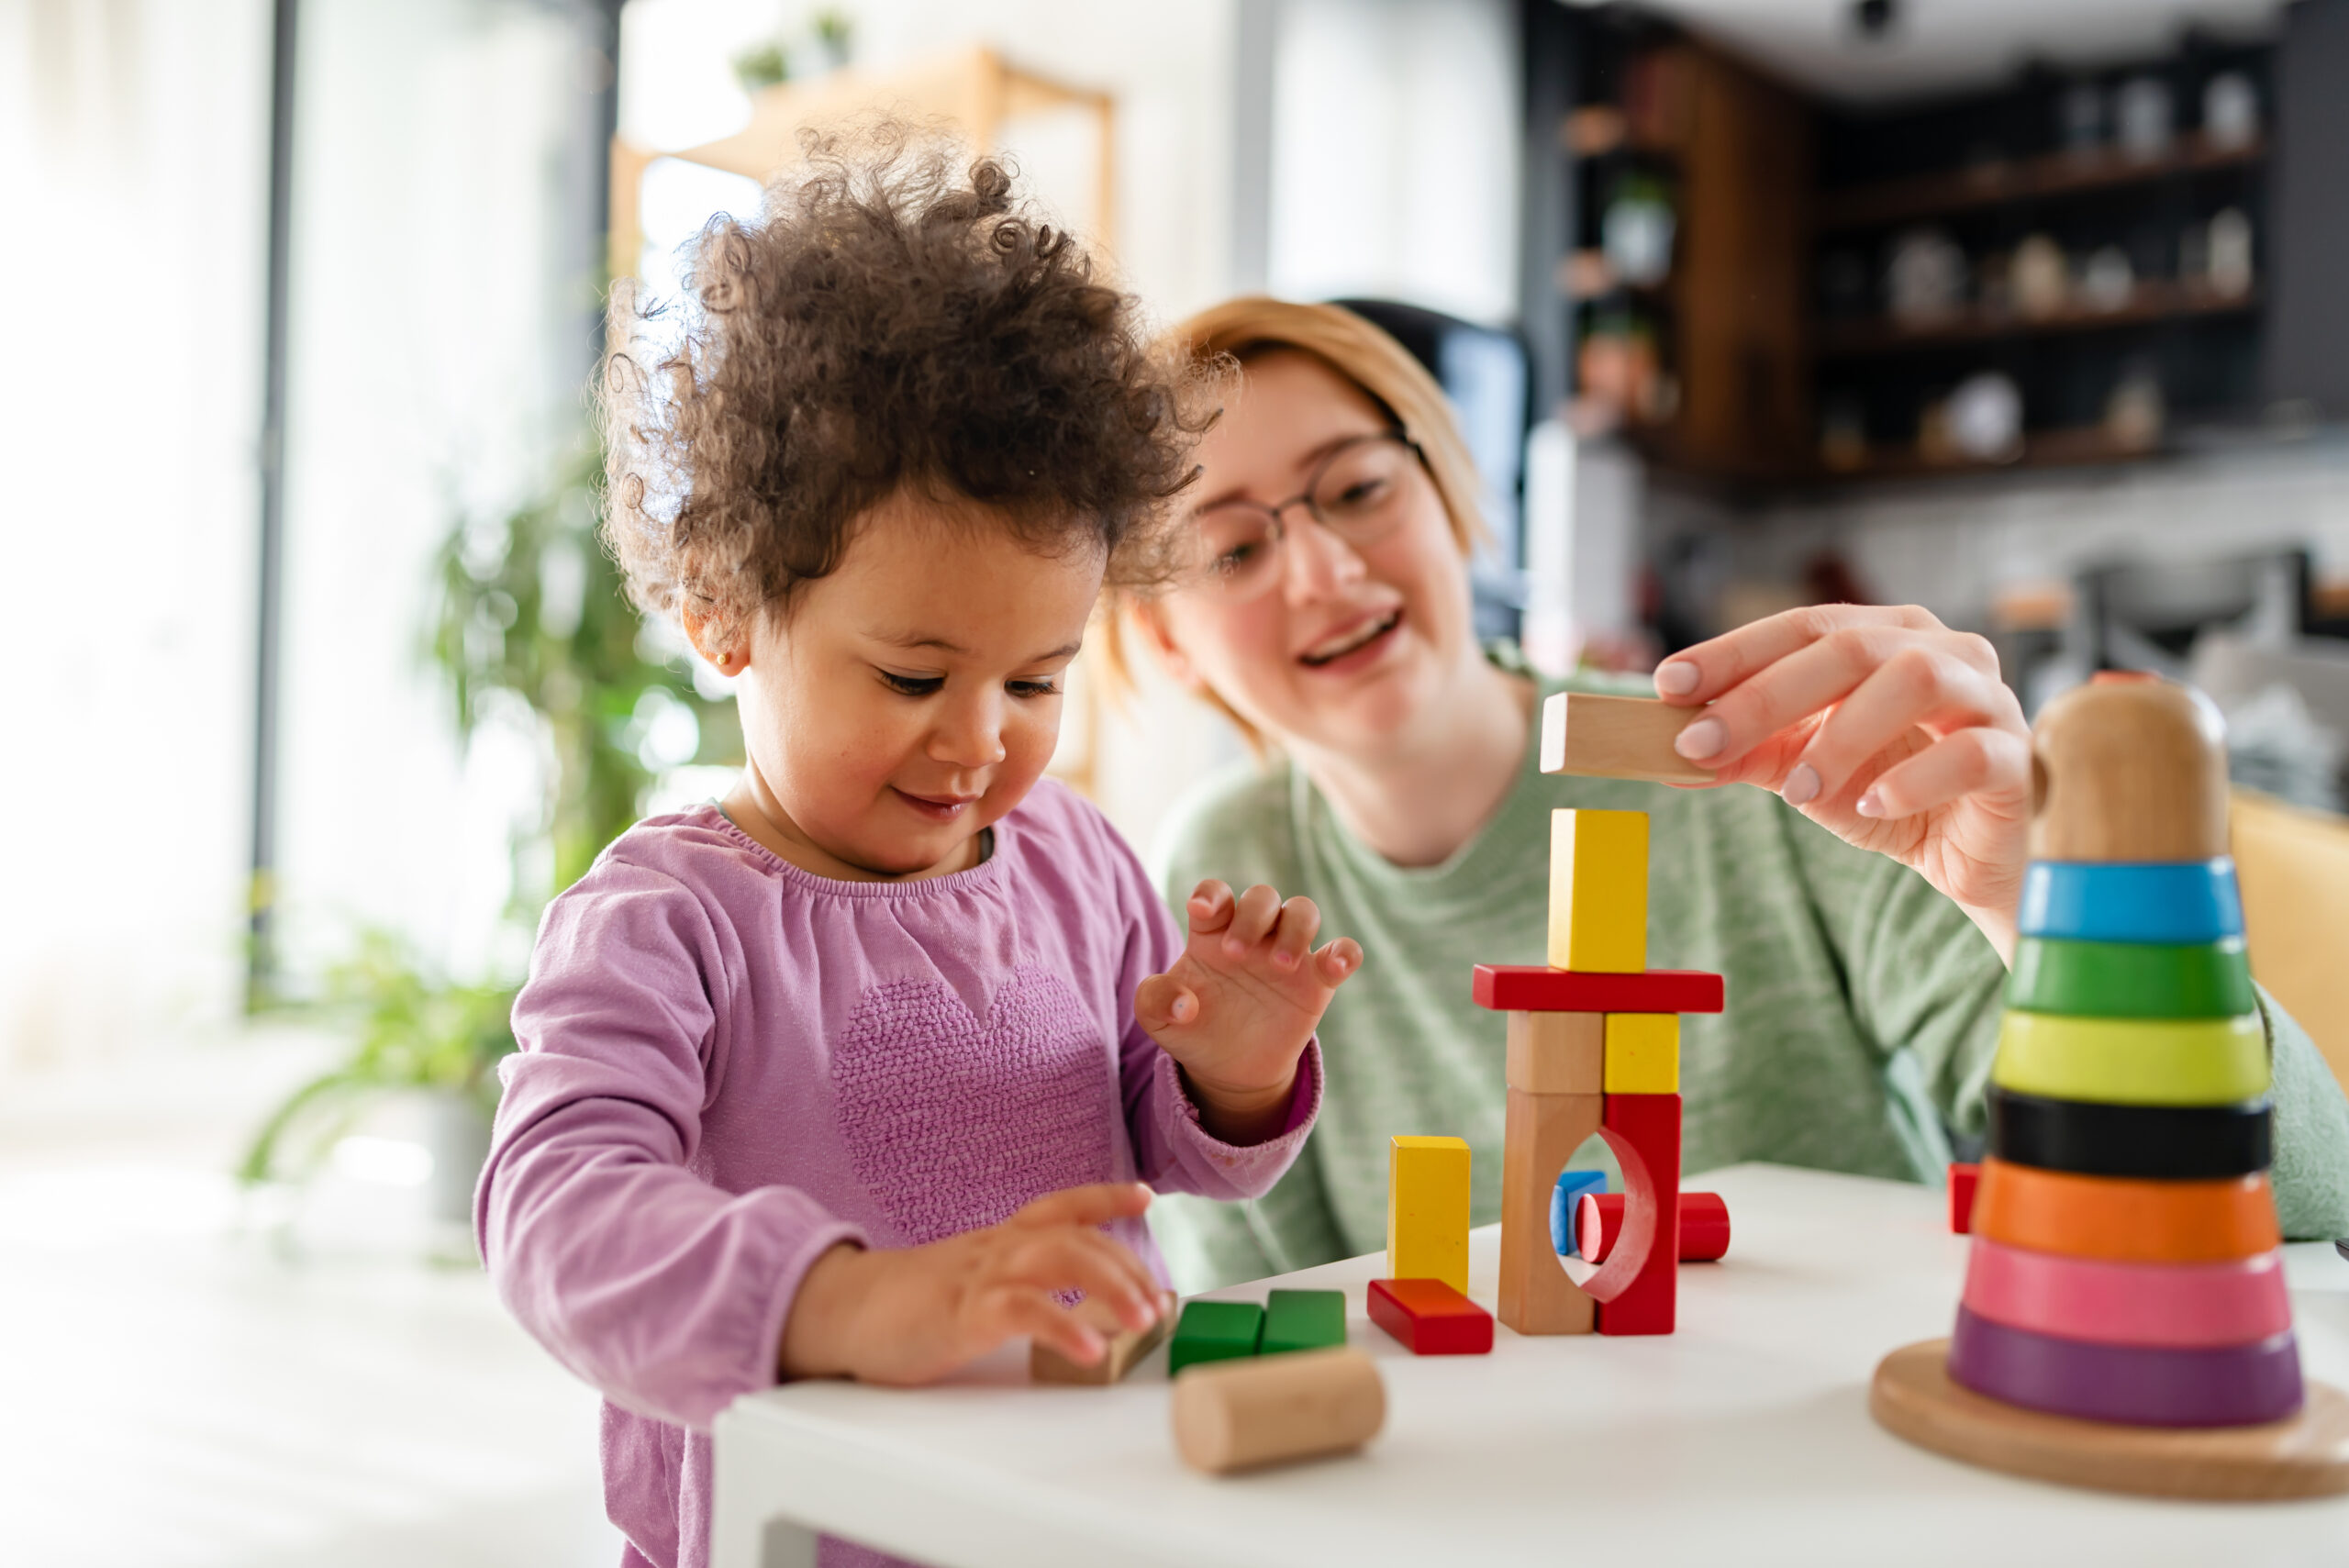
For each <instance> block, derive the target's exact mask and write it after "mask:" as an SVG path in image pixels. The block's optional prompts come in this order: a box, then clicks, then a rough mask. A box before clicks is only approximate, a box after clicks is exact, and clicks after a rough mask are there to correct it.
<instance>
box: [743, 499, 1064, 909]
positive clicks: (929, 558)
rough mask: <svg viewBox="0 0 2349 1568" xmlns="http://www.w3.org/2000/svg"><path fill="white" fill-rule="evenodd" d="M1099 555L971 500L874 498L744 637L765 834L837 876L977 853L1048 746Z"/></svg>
mask: <svg viewBox="0 0 2349 1568" xmlns="http://www.w3.org/2000/svg"><path fill="white" fill-rule="evenodd" d="M1102 565H1103V562H1102V558H1101V555H1100V553H1099V552H1098V551H1097V550H1077V551H1075V552H1074V553H1072V554H1070V555H1068V556H1066V557H1063V558H1054V557H1052V556H1047V555H1039V554H1037V553H1035V552H1034V551H1032V550H1029V549H1027V548H1025V547H1024V546H1022V545H1021V544H1020V543H1019V541H1018V540H1017V539H1013V538H1012V537H1011V536H1010V535H1009V534H1008V532H1007V531H1006V529H1005V528H1003V526H1002V525H1001V523H1000V522H999V521H997V520H996V519H995V518H993V517H989V516H988V515H987V514H986V513H985V509H984V508H981V507H978V506H975V505H974V504H972V503H967V502H957V503H953V504H951V505H950V504H946V503H941V502H936V501H931V500H928V499H925V498H923V497H920V496H918V495H908V494H907V493H904V492H900V493H899V494H898V495H895V496H892V497H891V498H890V499H889V500H887V501H885V502H884V503H883V504H882V505H880V506H876V507H874V509H873V511H872V512H871V513H869V514H868V515H867V517H866V518H865V519H864V521H863V524H862V526H860V528H858V529H857V531H856V534H855V536H854V538H853V539H852V542H851V544H850V545H849V549H848V552H847V555H846V557H845V558H844V559H843V560H842V561H841V565H840V568H839V570H837V571H835V572H834V573H831V575H829V576H828V577H823V578H819V579H818V580H817V581H815V582H813V583H809V584H807V585H806V586H805V587H803V588H802V589H801V591H800V592H799V594H798V595H797V597H796V598H795V599H794V600H793V601H792V603H791V606H790V608H789V609H788V610H787V611H786V612H785V613H784V614H782V615H779V616H765V617H760V619H759V621H758V624H757V626H756V628H754V630H753V631H752V632H751V662H750V664H749V666H748V667H747V668H746V669H745V670H744V671H743V672H742V680H741V684H740V687H739V688H738V701H739V703H740V709H741V717H742V728H743V739H744V742H745V744H746V746H747V748H748V750H749V752H750V762H751V766H750V769H749V771H748V773H747V775H746V777H745V780H744V789H745V790H747V791H748V792H750V794H751V797H752V798H751V804H752V805H754V806H756V807H757V808H758V810H759V812H760V813H761V814H762V815H763V816H765V817H768V818H769V821H768V823H767V824H765V825H766V826H767V827H769V828H771V829H772V830H773V832H774V834H775V835H778V836H779V837H780V838H781V839H783V840H785V842H784V843H782V844H775V843H772V842H771V843H770V844H769V847H770V848H774V849H776V850H777V851H778V852H782V853H785V857H786V858H787V859H790V860H791V861H793V862H795V863H796V864H799V865H801V866H803V867H805V868H806V869H807V870H810V871H813V872H816V873H818V874H820V875H827V876H834V877H850V878H862V877H905V876H922V875H938V874H942V873H948V872H953V871H960V870H963V869H964V868H965V867H967V866H970V865H972V864H974V863H976V861H977V858H978V856H977V840H978V836H979V833H980V830H981V829H983V828H986V827H988V826H989V825H990V824H992V823H994V822H995V821H996V820H997V819H998V818H1000V817H1002V816H1003V815H1004V814H1005V813H1006V812H1008V811H1009V810H1010V809H1011V808H1012V807H1013V806H1017V805H1019V802H1020V799H1021V798H1022V797H1023V796H1025V795H1027V793H1028V791H1029V789H1030V787H1031V786H1032V785H1033V784H1035V782H1036V779H1037V777H1038V775H1040V774H1041V773H1043V771H1044V765H1045V764H1046V763H1047V762H1050V761H1051V760H1052V747H1053V744H1054V742H1055V741H1056V740H1058V738H1059V735H1060V715H1061V692H1062V686H1063V682H1064V680H1065V678H1066V672H1067V669H1068V665H1069V662H1070V661H1072V660H1074V658H1075V657H1076V652H1077V649H1078V646H1079V645H1080V644H1081V643H1082V641H1083V640H1084V636H1085V620H1086V617H1088V616H1089V615H1090V613H1091V611H1092V608H1093V604H1094V600H1095V597H1096V595H1098V594H1099V592H1100V588H1101V573H1102ZM742 793H743V792H742V791H738V792H737V797H739V796H740V795H741V794H742ZM734 804H735V802H734V801H731V800H729V806H733V805H734ZM739 819H740V818H739V817H738V820H739ZM744 826H745V828H750V826H751V825H750V824H747V823H746V824H744ZM753 836H754V837H759V838H761V839H766V838H767V837H768V835H767V834H763V833H756V832H754V833H753Z"/></svg>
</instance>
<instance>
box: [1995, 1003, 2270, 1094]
mask: <svg viewBox="0 0 2349 1568" xmlns="http://www.w3.org/2000/svg"><path fill="white" fill-rule="evenodd" d="M2267 1077H2268V1073H2267V1030H2266V1027H2265V1026H2264V1025H2263V1024H2262V1023H2261V1022H2260V1017H2259V1015H2258V1014H2257V1013H2246V1014H2244V1015H2243V1017H2241V1018H2166V1019H2165V1018H2064V1017H2061V1016H2059V1015H2057V1014H2054V1013H2014V1012H2010V1013H2009V1014H2008V1015H2007V1017H2006V1020H2005V1022H2004V1023H2003V1024H2002V1025H2001V1026H2000V1027H1999V1029H1998V1060H1997V1061H1996V1062H1993V1063H1992V1064H1991V1068H1990V1081H1991V1082H1992V1083H1994V1084H1998V1086H1999V1087H2000V1088H2002V1089H2011V1090H2013V1091H2014V1092H2015V1093H2016V1094H2019V1095H2044V1096H2045V1097H2046V1098H2048V1099H2051V1100H2090V1101H2096V1102H2099V1103H2101V1104H2104V1105H2115V1106H2223V1105H2232V1104H2234V1103H2235V1102H2236V1101H2239V1100H2251V1099H2256V1098H2258V1097H2259V1096H2260V1095H2264V1094H2266V1092H2267Z"/></svg>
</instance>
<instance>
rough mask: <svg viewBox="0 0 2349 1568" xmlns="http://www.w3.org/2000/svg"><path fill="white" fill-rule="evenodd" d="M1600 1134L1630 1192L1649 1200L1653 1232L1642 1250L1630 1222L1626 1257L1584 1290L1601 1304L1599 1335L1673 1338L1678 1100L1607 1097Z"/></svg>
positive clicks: (1676, 1298)
mask: <svg viewBox="0 0 2349 1568" xmlns="http://www.w3.org/2000/svg"><path fill="white" fill-rule="evenodd" d="M1599 1133H1600V1136H1601V1137H1603V1138H1605V1139H1606V1140H1607V1143H1608V1147H1609V1148H1611V1149H1613V1150H1614V1151H1615V1159H1616V1162H1617V1163H1619V1164H1620V1165H1621V1166H1622V1167H1623V1186H1624V1189H1625V1191H1626V1192H1627V1193H1628V1194H1629V1195H1631V1196H1632V1197H1633V1199H1634V1200H1637V1199H1638V1198H1640V1197H1642V1195H1643V1196H1644V1197H1645V1199H1646V1202H1647V1204H1648V1206H1649V1208H1650V1212H1651V1213H1652V1214H1653V1217H1654V1219H1653V1233H1652V1234H1651V1235H1650V1237H1649V1238H1648V1241H1647V1245H1646V1246H1645V1247H1644V1248H1643V1249H1642V1248H1640V1246H1639V1229H1640V1228H1639V1226H1638V1224H1637V1223H1636V1221H1634V1222H1631V1223H1627V1224H1626V1225H1625V1227H1624V1245H1625V1247H1626V1249H1627V1251H1626V1253H1625V1254H1624V1255H1620V1256H1618V1257H1615V1258H1613V1259H1610V1260H1609V1262H1605V1263H1602V1264H1600V1265H1599V1272H1598V1273H1596V1274H1593V1275H1592V1276H1591V1277H1590V1278H1589V1279H1588V1280H1586V1281H1585V1282H1584V1284H1583V1289H1584V1290H1586V1291H1587V1292H1588V1293H1589V1294H1590V1295H1592V1296H1597V1297H1598V1331H1599V1332H1600V1333H1602V1334H1669V1333H1671V1332H1672V1329H1673V1326H1674V1323H1675V1320H1676V1319H1677V1317H1678V1306H1679V1297H1680V1096H1679V1095H1608V1096H1607V1113H1606V1117H1605V1118H1604V1120H1603V1121H1602V1122H1601V1124H1600V1129H1599ZM1625 1207H1626V1209H1627V1211H1628V1210H1629V1209H1631V1207H1633V1206H1632V1205H1626V1206H1625ZM1619 1271H1620V1273H1619ZM1626 1274H1628V1275H1629V1278H1628V1279H1626V1278H1624V1277H1623V1276H1624V1275H1626Z"/></svg>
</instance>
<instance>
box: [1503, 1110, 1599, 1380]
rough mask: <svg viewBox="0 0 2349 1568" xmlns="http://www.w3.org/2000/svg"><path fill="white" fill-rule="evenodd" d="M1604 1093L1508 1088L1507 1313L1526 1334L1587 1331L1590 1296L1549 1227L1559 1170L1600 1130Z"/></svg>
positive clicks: (1505, 1169) (1505, 1182)
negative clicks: (1546, 1092) (1569, 1268)
mask: <svg viewBox="0 0 2349 1568" xmlns="http://www.w3.org/2000/svg"><path fill="white" fill-rule="evenodd" d="M1606 1103H1607V1102H1606V1096H1605V1095H1534V1094H1529V1093H1527V1092H1526V1091H1525V1090H1523V1089H1511V1090H1509V1091H1508V1121H1507V1123H1506V1131H1505V1132H1504V1134H1503V1140H1502V1145H1501V1277H1500V1316H1501V1321H1502V1322H1504V1323H1506V1324H1508V1326H1509V1327H1510V1328H1512V1329H1516V1330H1517V1331H1518V1332H1519V1333H1520V1334H1587V1333H1589V1332H1590V1329H1591V1322H1592V1314H1591V1298H1590V1297H1589V1296H1587V1295H1586V1294H1585V1293H1584V1291H1583V1289H1582V1287H1581V1286H1579V1285H1577V1284H1575V1282H1574V1281H1573V1280H1572V1279H1571V1278H1569V1277H1568V1276H1567V1273H1566V1271H1565V1268H1564V1265H1563V1264H1561V1263H1560V1262H1558V1253H1557V1248H1556V1247H1555V1245H1554V1244H1553V1240H1552V1237H1551V1233H1550V1206H1551V1202H1552V1199H1553V1195H1554V1194H1555V1193H1556V1191H1557V1186H1558V1173H1560V1172H1561V1171H1564V1169H1565V1168H1566V1162H1567V1161H1569V1160H1571V1159H1573V1158H1574V1157H1575V1150H1576V1149H1579V1148H1581V1147H1582V1144H1583V1140H1586V1139H1587V1138H1589V1137H1590V1136H1591V1135H1592V1134H1594V1133H1596V1132H1598V1130H1599V1129H1600V1127H1601V1126H1602V1124H1603V1121H1604V1118H1605V1112H1606Z"/></svg>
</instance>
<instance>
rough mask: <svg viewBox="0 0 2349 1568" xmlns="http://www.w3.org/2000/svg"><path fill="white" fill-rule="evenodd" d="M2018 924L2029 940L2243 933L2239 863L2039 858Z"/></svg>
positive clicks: (2172, 939)
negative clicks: (2238, 877) (2237, 868)
mask: <svg viewBox="0 0 2349 1568" xmlns="http://www.w3.org/2000/svg"><path fill="white" fill-rule="evenodd" d="M2018 924H2020V925H2021V928H2022V934H2023V935H2024V936H2026V937H2066V938H2070V939H2071V940H2075V941H2087V942H2160V943H2167V944H2173V945H2178V946H2184V945H2187V944H2189V943H2201V942H2216V941H2223V940H2226V939H2227V938H2229V937H2239V936H2241V935H2243V897H2242V895H2240V894H2239V893H2237V892H2236V891H2235V862H2233V861H2232V860H2230V859H2229V858H2228V857H2226V856H2225V855H2221V856H2220V857H2219V858H2218V859H2217V860H2214V861H2033V862H2031V865H2030V866H2029V867H2028V868H2027V869H2026V870H2025V871H2024V872H2023V878H2022V908H2021V913H2020V916H2019V918H2018Z"/></svg>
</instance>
